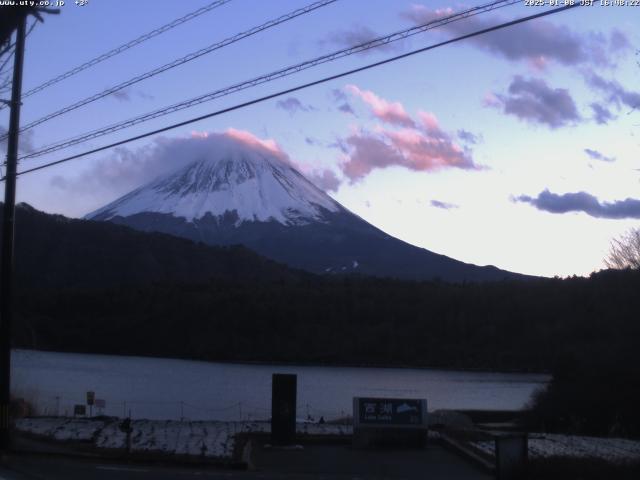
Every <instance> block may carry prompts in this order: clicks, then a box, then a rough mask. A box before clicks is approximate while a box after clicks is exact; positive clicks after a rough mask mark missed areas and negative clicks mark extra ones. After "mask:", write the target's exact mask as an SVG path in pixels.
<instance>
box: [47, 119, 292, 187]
mask: <svg viewBox="0 0 640 480" xmlns="http://www.w3.org/2000/svg"><path fill="white" fill-rule="evenodd" d="M246 153H259V154H266V155H273V156H276V157H277V158H279V159H280V160H282V161H283V162H286V163H288V164H291V165H293V162H292V161H291V159H290V158H289V156H288V155H287V154H286V153H285V152H284V151H283V150H282V149H281V148H280V146H279V145H278V144H277V143H276V142H275V141H274V140H270V139H261V138H258V137H256V136H255V135H253V134H252V133H250V132H246V131H242V130H235V129H228V130H226V131H225V132H224V133H210V132H192V134H191V135H190V136H188V137H177V138H175V137H174V138H167V137H159V138H156V139H155V140H154V141H153V143H150V144H148V145H145V146H143V147H140V148H137V149H135V150H132V149H128V148H125V147H119V148H116V149H114V152H113V153H112V154H111V155H109V156H107V157H104V158H102V159H100V160H98V161H97V162H95V163H94V164H93V165H92V167H90V168H89V169H87V170H85V171H84V172H82V173H80V174H78V175H76V176H73V177H63V176H59V175H58V176H56V177H54V178H53V179H52V180H51V185H52V186H54V187H57V188H59V189H63V190H66V191H70V192H74V193H77V194H81V195H87V196H91V197H100V196H101V197H105V198H106V197H111V198H113V197H114V196H119V195H123V194H125V193H127V192H129V191H131V190H133V189H135V188H137V187H139V186H141V185H143V184H145V183H147V182H149V181H151V180H153V179H154V178H156V177H158V176H161V175H164V174H167V173H169V172H171V171H174V170H176V169H178V168H180V167H182V166H184V165H187V164H188V163H190V162H193V161H195V160H197V159H199V158H203V157H207V156H211V155H238V154H246Z"/></svg>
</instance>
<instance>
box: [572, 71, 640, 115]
mask: <svg viewBox="0 0 640 480" xmlns="http://www.w3.org/2000/svg"><path fill="white" fill-rule="evenodd" d="M585 77H586V80H587V83H588V84H589V85H590V86H591V87H593V88H595V89H596V90H599V91H601V92H602V93H604V94H605V96H606V98H607V101H609V102H610V103H612V104H613V105H615V106H616V107H618V108H621V107H622V106H626V107H628V108H630V109H632V110H635V109H636V108H640V92H634V91H632V90H627V89H626V88H624V87H623V86H622V85H620V83H618V82H616V81H615V80H606V79H605V78H603V77H601V76H600V75H598V74H597V73H595V72H593V71H588V72H586V73H585Z"/></svg>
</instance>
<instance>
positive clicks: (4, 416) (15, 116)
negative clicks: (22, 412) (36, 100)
mask: <svg viewBox="0 0 640 480" xmlns="http://www.w3.org/2000/svg"><path fill="white" fill-rule="evenodd" d="M26 23H27V18H26V16H25V17H24V18H23V19H22V20H21V21H20V23H18V29H17V31H16V50H15V54H14V55H15V56H14V62H13V84H12V88H11V116H10V118H9V137H8V143H7V165H6V173H5V184H4V189H5V190H4V215H3V218H2V258H1V262H2V264H1V265H2V271H1V273H0V275H1V276H0V450H3V451H6V450H8V449H9V446H10V443H11V437H10V431H9V427H10V425H9V404H10V400H11V316H12V308H13V305H12V297H13V283H12V282H13V231H14V226H15V213H16V212H15V210H16V172H17V169H18V142H19V130H20V102H21V97H22V64H23V60H24V38H25V30H26Z"/></svg>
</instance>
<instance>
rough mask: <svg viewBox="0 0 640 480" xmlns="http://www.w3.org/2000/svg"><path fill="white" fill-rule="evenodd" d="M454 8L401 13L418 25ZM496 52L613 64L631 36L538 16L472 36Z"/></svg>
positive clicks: (454, 29) (471, 26)
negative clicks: (574, 27) (581, 30)
mask: <svg viewBox="0 0 640 480" xmlns="http://www.w3.org/2000/svg"><path fill="white" fill-rule="evenodd" d="M454 13H455V11H454V10H453V9H451V8H441V9H432V8H428V7H426V6H423V5H413V6H412V8H411V9H410V10H408V11H406V12H404V13H403V14H402V16H403V17H404V18H406V19H408V20H409V21H411V22H413V23H415V24H416V25H422V24H425V23H428V22H432V21H435V20H440V19H442V18H444V17H447V16H450V15H452V14H454ZM503 21H504V19H502V18H500V17H497V16H494V17H492V18H491V17H488V16H486V15H482V16H480V15H478V16H474V17H470V18H466V19H465V20H464V21H461V22H451V23H448V24H446V25H443V26H442V27H439V30H444V31H446V32H448V33H450V34H452V35H456V36H459V35H464V34H467V33H470V32H472V31H476V30H481V29H485V28H489V27H492V26H494V25H497V24H499V23H502V22H503ZM469 41H470V42H471V43H472V44H473V45H476V46H478V47H479V48H482V49H484V50H486V51H488V52H491V53H493V54H495V55H499V56H501V57H503V58H506V59H507V60H510V61H520V60H525V61H528V62H530V63H531V64H533V65H535V66H537V67H544V65H546V64H547V62H549V61H554V62H557V63H560V64H562V65H567V66H576V65H580V64H588V63H591V64H596V65H611V59H612V54H614V53H624V52H626V51H627V50H628V49H629V48H630V42H629V39H628V36H627V35H626V34H625V33H624V32H622V31H620V30H617V29H614V30H612V31H611V32H610V33H609V35H608V36H607V35H605V34H603V33H601V32H588V33H585V34H581V33H578V32H575V31H572V30H571V29H570V28H569V27H567V26H564V25H557V24H555V23H552V22H549V21H545V20H537V21H535V22H527V23H523V24H520V25H519V26H518V27H517V28H506V29H502V30H498V31H494V32H491V33H487V34H485V35H480V36H477V37H474V38H472V39H470V40H469Z"/></svg>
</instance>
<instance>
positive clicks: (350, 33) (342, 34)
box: [320, 25, 403, 55]
mask: <svg viewBox="0 0 640 480" xmlns="http://www.w3.org/2000/svg"><path fill="white" fill-rule="evenodd" d="M378 37H380V34H378V33H376V32H375V31H373V30H371V29H370V28H369V27H367V26H363V25H354V26H353V27H351V28H350V29H349V30H338V31H334V32H330V33H329V34H327V36H326V37H325V38H324V39H323V40H321V41H320V43H321V44H325V43H330V44H333V45H337V46H338V47H342V48H350V47H355V46H357V45H361V44H363V43H368V42H370V41H372V40H375V39H376V38H378ZM402 47H403V42H402V41H396V42H392V43H386V44H384V45H380V46H378V47H375V48H372V49H369V50H364V51H362V52H360V53H359V54H360V55H368V54H370V53H375V52H393V51H399V50H401V49H402Z"/></svg>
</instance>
